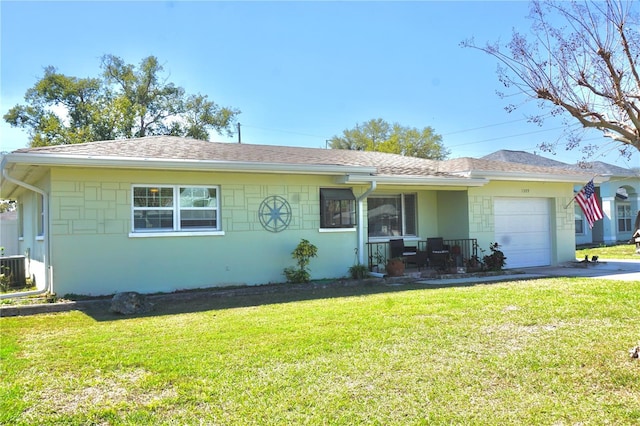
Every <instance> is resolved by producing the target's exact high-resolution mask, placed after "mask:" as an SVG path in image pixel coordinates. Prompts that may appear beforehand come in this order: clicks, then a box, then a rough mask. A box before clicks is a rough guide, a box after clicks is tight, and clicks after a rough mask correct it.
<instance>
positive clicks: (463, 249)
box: [367, 238, 478, 271]
mask: <svg viewBox="0 0 640 426" xmlns="http://www.w3.org/2000/svg"><path fill="white" fill-rule="evenodd" d="M443 243H444V245H445V246H448V247H449V251H450V253H452V255H453V254H455V255H459V256H457V257H458V259H459V260H461V261H462V262H463V264H464V262H465V261H467V260H469V259H471V258H477V256H478V240H477V239H475V238H459V239H450V240H448V239H445V240H443ZM405 247H414V248H415V249H416V250H419V251H425V252H426V251H427V241H426V240H417V241H416V240H406V241H405ZM390 256H391V253H390V249H389V242H388V241H379V242H368V243H367V259H368V266H369V270H370V271H371V270H373V267H374V266H376V265H378V264H386V263H387V259H389V257H390ZM452 260H454V261H455V259H452ZM460 266H462V265H460Z"/></svg>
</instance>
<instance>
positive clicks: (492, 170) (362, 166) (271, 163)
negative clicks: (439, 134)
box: [9, 136, 583, 184]
mask: <svg viewBox="0 0 640 426" xmlns="http://www.w3.org/2000/svg"><path fill="white" fill-rule="evenodd" d="M9 157H11V159H12V161H13V162H15V163H22V164H57V165H76V166H77V165H87V166H91V165H94V166H97V165H100V166H102V167H109V166H111V167H113V166H115V165H117V166H120V167H127V166H128V167H151V166H154V167H159V168H162V167H163V166H167V167H169V166H171V165H173V166H175V165H176V164H177V165H179V166H180V167H181V168H183V169H187V168H190V167H192V168H194V169H195V168H198V167H204V166H203V165H206V166H207V167H209V168H215V167H222V166H227V170H229V167H230V165H231V166H234V167H235V166H236V165H237V167H236V168H235V169H234V170H241V169H242V168H243V167H245V168H247V169H249V168H251V167H256V166H257V165H259V166H260V167H261V168H262V170H267V169H268V168H269V167H271V168H272V169H273V170H276V171H287V168H295V169H296V170H298V171H300V172H303V171H304V170H305V168H308V169H313V168H314V167H318V168H320V169H321V170H325V169H326V168H331V169H333V168H335V172H336V173H339V172H341V170H343V169H342V168H344V170H345V173H361V174H368V175H374V176H377V177H398V178H406V179H413V178H426V177H433V178H440V179H444V180H446V179H450V180H451V181H456V182H458V184H459V183H460V180H461V178H463V179H465V178H467V179H470V180H472V179H474V178H475V179H476V180H477V179H478V178H480V179H481V178H485V177H491V178H493V179H514V178H515V179H518V180H522V179H537V180H547V181H548V180H553V179H556V180H561V181H569V180H572V179H573V180H576V179H583V177H582V176H579V177H576V175H581V174H582V173H580V172H576V171H575V170H563V169H561V168H550V167H544V166H540V165H528V164H520V163H515V162H505V161H491V160H486V159H474V158H458V159H453V160H446V161H436V160H428V159H423V158H416V157H406V156H402V155H396V154H387V153H382V152H369V151H352V150H339V149H322V148H303V147H290V146H274V145H254V144H239V143H221V142H209V141H202V140H196V139H188V138H181V137H175V136H150V137H144V138H136V139H122V140H111V141H100V142H88V143H82V144H73V145H54V146H46V147H38V148H24V149H19V150H16V151H14V152H12V153H11V154H9ZM174 168H175V167H174ZM320 169H319V170H320Z"/></svg>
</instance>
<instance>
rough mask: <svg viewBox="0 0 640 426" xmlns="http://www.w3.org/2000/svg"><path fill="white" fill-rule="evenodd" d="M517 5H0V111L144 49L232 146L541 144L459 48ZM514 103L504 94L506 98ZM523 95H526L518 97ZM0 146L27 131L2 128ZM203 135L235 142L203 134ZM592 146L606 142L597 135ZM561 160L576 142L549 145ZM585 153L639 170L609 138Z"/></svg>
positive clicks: (536, 130)
mask: <svg viewBox="0 0 640 426" xmlns="http://www.w3.org/2000/svg"><path fill="white" fill-rule="evenodd" d="M528 8H529V4H528V2H526V1H496V2H488V1H464V2H463V1H446V2H436V1H423V2H360V1H356V2H265V1H260V2H245V1H235V2H213V1H192V2H185V1H172V2H155V1H140V2H125V1H111V2H88V1H87V2H79V1H78V2H74V1H72V2H51V1H47V2H33V1H5V0H3V1H2V2H0V14H1V46H0V48H1V49H0V55H1V57H0V59H1V64H0V84H1V87H0V111H1V112H2V114H3V115H4V114H5V113H6V112H7V110H8V109H9V108H11V107H12V106H14V105H16V104H18V103H23V96H24V94H25V92H26V91H27V89H29V88H30V87H32V86H33V85H34V83H35V82H36V81H37V80H38V79H39V78H40V77H41V76H42V74H43V68H44V67H45V66H48V65H53V66H55V67H57V68H58V71H59V72H61V73H64V74H67V75H73V76H78V77H97V76H98V75H99V73H100V68H99V64H100V57H101V56H102V55H104V54H114V55H116V56H120V57H122V58H123V59H124V60H125V61H126V62H127V63H133V64H137V63H139V61H140V60H141V59H142V58H144V57H146V56H149V55H154V56H156V57H158V58H159V60H160V61H161V63H163V64H164V67H165V71H166V73H167V74H166V75H167V76H168V79H169V81H171V82H173V83H175V84H176V85H179V86H182V87H184V88H185V90H186V91H187V93H202V94H207V95H208V96H209V98H210V99H212V100H214V101H216V102H217V103H218V104H220V105H222V106H232V107H235V108H238V109H240V110H241V111H242V114H240V116H239V121H240V123H241V126H242V127H241V129H242V141H243V142H245V143H256V144H275V145H294V146H307V147H325V144H326V140H327V139H330V138H331V137H332V136H334V135H340V134H341V133H342V131H343V130H345V129H348V128H352V127H354V126H355V125H356V124H357V123H362V122H364V121H368V120H370V119H373V118H382V119H384V120H386V121H389V122H398V123H400V124H402V125H405V126H411V127H418V128H422V127H425V126H431V127H432V128H433V129H434V130H435V132H436V133H438V134H440V135H442V136H443V143H444V145H445V146H446V147H447V148H449V149H450V150H451V157H462V156H472V157H480V156H483V155H486V154H489V153H491V152H494V151H496V150H499V149H514V150H525V151H528V152H538V153H540V150H539V148H538V147H537V145H538V144H539V143H540V142H543V141H553V140H556V139H557V138H558V137H559V136H560V135H561V130H562V127H563V125H562V123H561V122H560V121H558V120H556V121H553V122H552V121H549V122H547V123H546V124H545V125H544V126H543V127H539V126H537V125H535V124H531V123H528V122H527V121H526V119H525V116H524V112H527V113H531V112H534V111H535V108H536V105H535V104H534V103H530V104H529V105H527V106H526V107H525V109H524V110H523V111H516V112H513V113H507V112H506V111H505V110H504V107H505V105H506V101H505V100H503V99H500V98H499V97H498V96H497V95H496V90H499V89H500V84H499V82H498V79H497V76H496V67H497V61H496V60H495V59H493V58H492V57H490V56H488V55H486V54H483V53H481V52H479V51H476V50H472V49H464V48H462V47H460V42H461V41H463V40H465V39H467V38H471V37H473V38H475V40H476V41H478V42H480V43H483V42H485V41H497V40H502V41H505V42H506V41H507V40H508V39H509V38H510V35H511V31H512V29H513V28H517V29H518V30H527V29H528V28H529V21H528V20H527V19H526V16H527V14H528ZM517 100H518V99H517V98H516V99H514V98H512V99H510V100H509V102H514V101H517ZM520 100H522V101H524V98H520ZM0 137H1V147H0V150H1V151H11V150H14V149H18V148H22V147H25V146H26V145H27V143H28V138H27V134H26V132H25V131H23V130H18V129H12V128H10V127H9V126H8V125H7V124H6V123H4V121H2V124H1V125H0ZM211 139H212V140H214V141H229V142H233V141H235V140H236V138H226V137H223V136H218V135H217V134H213V135H212V137H211ZM590 139H591V142H594V141H595V142H597V141H598V140H603V141H604V142H605V143H607V140H606V139H604V138H600V137H599V134H597V133H594V134H593V135H592V136H590ZM541 154H542V155H544V156H547V157H550V158H554V159H556V160H559V161H565V162H568V163H575V162H576V161H578V160H579V159H581V154H580V152H579V151H577V150H575V151H568V152H567V151H565V150H564V148H563V147H559V148H558V150H557V153H556V154H555V155H553V154H550V153H541ZM594 159H596V160H602V161H606V162H609V163H612V164H617V165H619V166H622V167H637V166H638V165H640V155H638V154H635V155H634V156H633V158H632V159H631V161H628V160H626V159H623V158H621V157H619V155H617V151H616V150H615V149H612V146H611V144H610V143H607V149H605V150H603V151H602V152H601V153H600V155H599V156H597V157H595V158H594Z"/></svg>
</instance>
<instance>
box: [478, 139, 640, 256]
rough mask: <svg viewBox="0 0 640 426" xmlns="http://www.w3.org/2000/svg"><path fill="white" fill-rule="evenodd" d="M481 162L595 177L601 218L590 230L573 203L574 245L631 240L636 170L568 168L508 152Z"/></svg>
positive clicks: (639, 205)
mask: <svg viewBox="0 0 640 426" xmlns="http://www.w3.org/2000/svg"><path fill="white" fill-rule="evenodd" d="M482 158H483V159H487V160H495V161H506V162H511V163H519V164H528V165H538V166H546V167H557V168H562V169H566V170H574V171H577V172H584V173H587V174H589V175H590V177H589V179H591V177H593V176H596V177H598V178H599V179H596V180H595V181H594V182H595V183H596V194H597V195H598V200H599V202H600V206H601V208H602V213H603V215H604V218H603V220H600V221H597V222H596V223H595V224H594V226H593V229H589V225H588V224H587V221H586V219H585V217H584V213H583V212H582V210H581V209H580V206H578V205H577V203H574V207H573V208H574V210H575V231H576V244H578V245H581V244H593V243H604V244H614V243H616V242H627V241H629V240H630V239H631V237H632V235H633V232H634V231H635V230H634V229H633V227H634V223H635V219H636V216H637V215H638V212H639V211H640V171H638V170H637V169H636V170H635V171H634V170H631V169H625V168H623V167H619V166H615V165H613V164H607V163H603V162H601V161H594V162H590V163H581V164H578V165H571V164H567V163H563V162H560V161H555V160H551V159H548V158H545V157H541V156H539V155H536V154H530V153H527V152H523V151H509V150H501V151H496V152H494V153H492V154H489V155H487V156H485V157H482ZM584 183H586V182H584ZM584 183H583V184H581V185H576V187H575V188H574V192H576V193H577V192H578V191H580V189H581V188H582V186H583V185H584Z"/></svg>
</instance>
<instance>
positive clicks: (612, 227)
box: [602, 197, 618, 244]
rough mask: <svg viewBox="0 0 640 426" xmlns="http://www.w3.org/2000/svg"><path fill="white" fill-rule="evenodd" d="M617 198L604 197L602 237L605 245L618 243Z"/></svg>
mask: <svg viewBox="0 0 640 426" xmlns="http://www.w3.org/2000/svg"><path fill="white" fill-rule="evenodd" d="M616 214H617V212H616V197H602V215H603V216H604V217H603V218H602V237H603V242H604V243H605V244H614V243H615V242H616V241H618V237H617V235H616V228H617V226H616V220H617V218H616Z"/></svg>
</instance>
